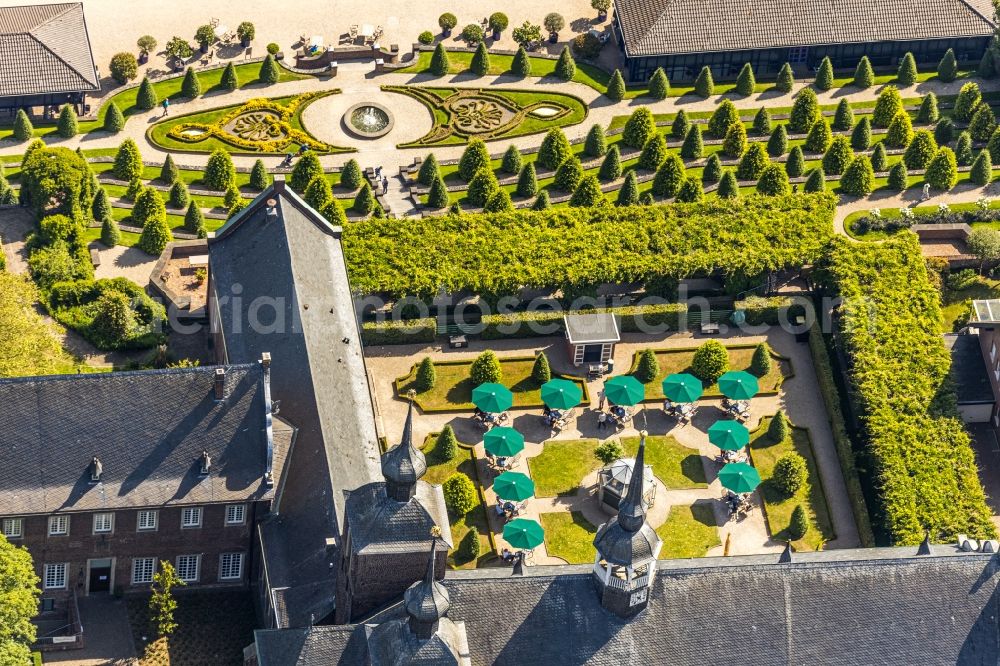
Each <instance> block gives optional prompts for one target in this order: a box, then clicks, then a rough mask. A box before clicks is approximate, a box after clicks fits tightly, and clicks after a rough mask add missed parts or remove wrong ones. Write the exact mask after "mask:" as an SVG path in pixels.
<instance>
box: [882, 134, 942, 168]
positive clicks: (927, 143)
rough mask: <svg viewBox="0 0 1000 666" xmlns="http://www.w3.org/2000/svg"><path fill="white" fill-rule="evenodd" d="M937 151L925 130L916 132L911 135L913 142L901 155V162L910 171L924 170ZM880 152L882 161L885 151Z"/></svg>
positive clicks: (934, 142) (931, 136) (935, 145)
mask: <svg viewBox="0 0 1000 666" xmlns="http://www.w3.org/2000/svg"><path fill="white" fill-rule="evenodd" d="M879 145H881V144H879ZM937 149H938V146H937V142H936V141H935V140H934V136H933V135H931V133H930V132H928V131H927V130H918V131H917V132H915V133H914V134H913V141H911V142H910V145H908V146H907V147H906V152H905V153H903V162H905V163H906V166H907V167H908V168H910V169H926V168H927V165H928V164H930V163H931V160H932V159H934V155H936V154H937ZM882 152H883V159H884V153H885V149H883V150H882Z"/></svg>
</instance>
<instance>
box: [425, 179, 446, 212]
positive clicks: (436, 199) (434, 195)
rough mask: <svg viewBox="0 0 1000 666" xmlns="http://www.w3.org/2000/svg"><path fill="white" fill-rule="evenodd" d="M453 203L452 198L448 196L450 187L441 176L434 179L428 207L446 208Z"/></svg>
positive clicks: (428, 195)
mask: <svg viewBox="0 0 1000 666" xmlns="http://www.w3.org/2000/svg"><path fill="white" fill-rule="evenodd" d="M450 203H451V196H450V195H449V194H448V186H447V185H445V184H444V181H443V180H442V179H441V176H440V175H437V176H435V177H434V182H433V183H431V190H430V192H429V193H428V194H427V205H428V206H430V207H431V208H437V209H441V208H446V207H447V206H448V204H450Z"/></svg>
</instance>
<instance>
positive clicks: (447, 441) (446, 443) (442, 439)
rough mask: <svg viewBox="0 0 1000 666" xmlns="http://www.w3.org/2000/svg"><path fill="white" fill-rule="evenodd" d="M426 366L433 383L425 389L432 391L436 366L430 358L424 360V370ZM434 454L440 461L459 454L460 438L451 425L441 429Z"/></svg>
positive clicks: (422, 364)
mask: <svg viewBox="0 0 1000 666" xmlns="http://www.w3.org/2000/svg"><path fill="white" fill-rule="evenodd" d="M424 365H426V366H427V367H429V368H430V372H431V383H430V384H429V385H428V388H427V389H425V390H430V388H432V387H433V386H434V382H435V381H436V379H435V378H434V364H433V363H432V362H431V359H430V357H429V356H428V357H425V358H424V360H423V361H422V362H421V364H420V367H421V368H422V367H424ZM417 381H418V382H419V381H420V374H419V370H418V373H417ZM418 390H419V389H418ZM434 453H435V455H436V457H437V458H438V459H440V460H452V459H453V458H454V457H455V454H457V453H458V438H457V437H455V430H454V428H452V427H451V425H445V427H444V428H442V429H441V432H440V433H438V436H437V440H435V443H434Z"/></svg>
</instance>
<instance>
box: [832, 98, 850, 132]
mask: <svg viewBox="0 0 1000 666" xmlns="http://www.w3.org/2000/svg"><path fill="white" fill-rule="evenodd" d="M852 127H854V111H852V110H851V105H850V104H848V103H847V99H846V98H845V99H842V100H840V103H839V104H837V111H836V112H835V113H834V115H833V129H835V130H839V131H841V132H846V131H847V130H849V129H851V128H852Z"/></svg>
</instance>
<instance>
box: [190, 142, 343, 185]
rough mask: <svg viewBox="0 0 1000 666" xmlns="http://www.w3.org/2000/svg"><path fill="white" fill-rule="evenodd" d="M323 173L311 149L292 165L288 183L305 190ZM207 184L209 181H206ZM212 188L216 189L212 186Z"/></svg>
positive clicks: (321, 166) (317, 158)
mask: <svg viewBox="0 0 1000 666" xmlns="http://www.w3.org/2000/svg"><path fill="white" fill-rule="evenodd" d="M321 175H323V165H322V164H320V161H319V157H317V156H316V154H315V153H313V152H312V151H309V152H308V153H306V154H305V155H303V156H302V157H300V158H299V160H298V161H297V162H296V163H295V166H294V167H292V173H291V175H290V176H289V177H288V185H289V186H290V187H291V188H292V189H293V190H295V191H296V192H299V193H302V192H305V190H306V187H307V186H308V185H309V183H311V182H312V179H313V178H315V177H316V176H321ZM206 185H207V182H206ZM210 189H213V190H214V189H216V188H214V187H211V188H210Z"/></svg>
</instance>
